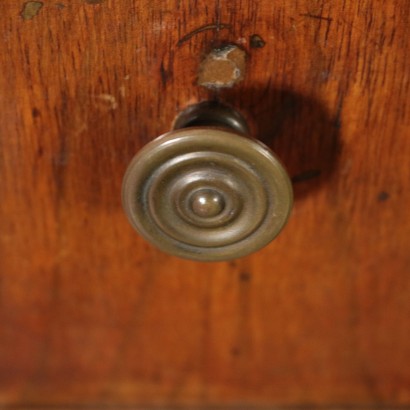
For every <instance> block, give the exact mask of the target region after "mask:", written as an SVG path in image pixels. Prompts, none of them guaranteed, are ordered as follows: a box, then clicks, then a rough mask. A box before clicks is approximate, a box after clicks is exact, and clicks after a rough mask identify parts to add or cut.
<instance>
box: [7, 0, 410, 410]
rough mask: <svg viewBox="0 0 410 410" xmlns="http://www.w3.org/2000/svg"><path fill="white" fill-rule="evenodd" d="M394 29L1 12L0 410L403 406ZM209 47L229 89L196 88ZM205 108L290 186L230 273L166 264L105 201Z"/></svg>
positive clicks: (298, 12) (210, 7)
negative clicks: (270, 230) (273, 159)
mask: <svg viewBox="0 0 410 410" xmlns="http://www.w3.org/2000/svg"><path fill="white" fill-rule="evenodd" d="M29 3H33V2H29ZM409 27H410V2H408V1H405V0H388V1H381V0H340V1H326V0H318V1H316V0H295V1H284V0H283V1H282V0H274V1H273V0H258V1H256V0H255V1H252V0H235V1H222V0H210V1H205V0H198V1H195V0H192V1H189V0H182V1H180V0H163V1H157V0H149V1H148V0H139V1H137V0H134V1H132V0H122V1H114V0H105V1H104V0H100V1H91V0H88V1H80V0H73V1H68V0H58V1H55V0H50V1H44V2H37V3H36V4H26V3H25V2H23V1H16V0H3V1H2V2H1V4H0V68H1V71H0V407H1V406H5V407H6V408H7V406H17V405H20V404H21V405H23V404H24V405H27V406H28V405H33V406H34V405H37V406H40V407H41V406H44V405H46V404H53V405H82V404H96V403H97V404H98V403H105V404H118V405H120V404H128V405H133V404H135V405H141V406H143V408H147V407H148V405H151V404H159V405H162V406H168V405H169V406H171V405H187V406H188V408H194V407H195V406H196V405H199V404H201V405H214V404H215V405H216V404H218V405H221V406H227V405H233V404H241V405H244V403H245V404H246V405H249V406H250V404H254V405H267V406H271V405H288V406H293V405H295V406H303V405H304V404H312V405H318V406H324V407H329V408H330V407H332V406H336V405H340V406H342V405H346V404H351V405H362V406H365V407H368V408H376V407H377V406H385V407H386V408H389V409H391V408H392V407H393V406H394V405H400V406H404V407H406V406H407V405H410V367H409V363H410V343H409V340H410V321H409V318H410V281H409V274H410V217H409V203H410V165H409V161H410V120H409V118H410V103H409V88H410V86H409V84H410V65H409V55H410V47H409V38H410V37H409ZM227 42H228V43H235V44H238V45H240V46H241V47H242V48H243V49H244V50H245V51H246V52H247V56H248V57H247V71H246V74H245V78H244V81H242V82H241V83H239V84H238V85H237V86H235V87H234V88H232V89H229V90H226V91H221V92H218V93H215V92H210V91H207V90H206V89H205V88H203V87H198V86H197V84H196V80H197V71H198V67H199V64H200V62H201V61H202V59H203V58H204V56H205V55H206V53H207V52H209V51H210V50H211V49H212V47H215V46H218V45H221V44H224V43H227ZM206 98H219V99H221V100H223V101H225V102H227V103H230V104H232V105H233V106H235V107H237V108H238V109H240V110H241V111H242V113H243V114H244V115H245V116H246V117H247V118H248V120H249V122H250V124H251V127H252V130H253V133H254V135H255V136H257V137H258V138H260V139H261V140H263V141H264V142H266V143H267V144H268V145H270V146H271V147H272V148H273V149H274V150H275V151H276V152H277V153H278V155H279V156H280V157H281V158H282V160H283V162H284V164H285V165H286V166H287V168H288V169H289V172H290V174H291V176H292V178H293V181H294V187H295V195H296V202H295V207H294V212H293V215H292V217H291V219H290V222H289V224H288V226H287V227H286V228H285V230H284V231H283V232H282V234H281V235H280V237H279V238H278V239H277V240H275V241H274V242H273V243H272V244H271V245H269V246H268V247H266V248H264V249H263V250H262V251H260V252H258V253H257V254H254V255H252V256H249V257H246V258H243V259H240V260H236V261H233V262H224V263H197V262H190V261H185V260H180V259H177V258H174V257H171V256H167V255H165V254H162V253H161V252H159V251H157V250H155V249H154V248H152V247H151V246H150V245H149V244H147V243H146V242H144V241H143V240H142V239H141V238H140V237H138V236H137V235H136V234H135V232H134V231H133V230H132V228H131V227H130V226H129V224H128V222H127V220H126V218H125V216H124V214H123V211H122V207H121V202H120V191H121V181H122V177H123V174H124V171H125V169H126V167H127V165H128V163H129V161H130V160H131V158H132V157H133V155H134V154H135V153H136V152H137V151H138V149H140V148H141V147H142V146H143V145H144V144H145V143H147V142H148V141H150V140H152V139H153V138H155V137H156V136H158V135H160V134H162V133H164V132H166V131H168V130H169V129H170V127H171V124H172V121H173V119H174V117H175V115H176V114H177V113H178V112H179V111H180V110H181V109H182V108H184V107H186V106H187V105H189V104H191V103H195V102H197V101H200V100H203V99H206ZM144 406H146V407H144ZM332 408H333V407H332Z"/></svg>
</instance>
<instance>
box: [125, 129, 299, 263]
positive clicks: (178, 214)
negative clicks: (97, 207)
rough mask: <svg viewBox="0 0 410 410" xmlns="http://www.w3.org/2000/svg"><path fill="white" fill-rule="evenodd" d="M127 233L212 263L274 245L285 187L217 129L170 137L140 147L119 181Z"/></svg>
mask: <svg viewBox="0 0 410 410" xmlns="http://www.w3.org/2000/svg"><path fill="white" fill-rule="evenodd" d="M122 199H123V206H124V209H125V212H126V214H127V216H128V219H129V221H130V222H131V224H132V226H133V227H134V228H135V229H136V230H137V231H138V232H139V233H140V234H141V235H142V236H143V237H145V238H146V239H147V240H148V241H150V242H151V243H153V244H154V245H156V246H157V247H158V248H160V249H161V250H163V251H165V252H168V253H171V254H173V255H177V256H180V257H183V258H188V259H194V260H203V261H218V260H229V259H234V258H238V257H241V256H245V255H247V254H250V253H252V252H254V251H256V250H258V249H260V248H262V247H263V246H265V245H267V244H268V243H269V242H270V241H271V240H272V239H274V238H275V237H276V236H277V235H278V234H279V232H280V231H281V229H282V228H283V226H284V225H285V223H286V221H287V219H288V216H289V214H290V211H291V207H292V200H293V194H292V186H291V182H290V180H289V177H288V175H287V173H286V171H285V170H284V168H283V166H282V165H281V163H280V162H279V160H278V159H277V158H276V156H275V155H274V154H273V153H272V151H270V150H269V149H268V148H267V147H266V146H265V145H263V144H262V143H260V142H259V141H256V140H253V139H250V138H247V137H245V136H243V135H240V134H238V133H236V132H235V131H231V130H228V129H222V128H213V127H193V128H183V129H177V130H174V131H171V132H169V133H167V134H165V135H163V136H161V137H158V138H157V139H155V140H153V141H151V142H150V143H149V144H147V145H146V146H145V147H144V148H143V149H142V150H141V151H140V152H139V153H138V154H137V155H136V156H135V157H134V159H133V160H132V162H131V164H130V165H129V167H128V170H127V172H126V174H125V177H124V183H123V192H122Z"/></svg>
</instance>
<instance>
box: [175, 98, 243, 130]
mask: <svg viewBox="0 0 410 410" xmlns="http://www.w3.org/2000/svg"><path fill="white" fill-rule="evenodd" d="M188 127H218V128H225V129H228V130H229V131H234V132H237V133H239V134H242V135H249V127H248V124H247V123H246V121H245V119H244V118H243V116H242V115H241V114H240V113H239V112H238V111H236V110H234V109H233V108H231V107H229V106H227V105H224V104H221V103H219V102H217V101H204V102H201V103H198V104H194V105H191V106H189V107H187V108H186V109H185V110H184V111H182V112H181V114H179V115H178V117H177V118H176V120H175V122H174V127H173V129H174V130H178V129H181V128H188Z"/></svg>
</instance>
